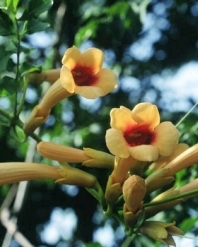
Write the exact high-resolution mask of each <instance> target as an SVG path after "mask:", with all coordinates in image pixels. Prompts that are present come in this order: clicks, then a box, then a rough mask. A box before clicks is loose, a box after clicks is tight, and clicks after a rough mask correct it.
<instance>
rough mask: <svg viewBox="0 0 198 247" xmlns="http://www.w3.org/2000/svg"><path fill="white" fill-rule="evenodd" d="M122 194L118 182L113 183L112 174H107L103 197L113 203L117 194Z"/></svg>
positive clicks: (117, 196)
mask: <svg viewBox="0 0 198 247" xmlns="http://www.w3.org/2000/svg"><path fill="white" fill-rule="evenodd" d="M121 194H122V187H121V184H120V183H113V180H112V176H111V175H110V176H109V179H108V182H107V186H106V191H105V199H106V201H107V202H108V203H110V204H113V203H115V202H116V201H117V199H118V198H119V196H120V195H121Z"/></svg>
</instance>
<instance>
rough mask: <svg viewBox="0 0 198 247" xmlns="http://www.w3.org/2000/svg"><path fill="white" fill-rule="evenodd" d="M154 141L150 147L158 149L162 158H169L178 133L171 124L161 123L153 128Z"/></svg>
mask: <svg viewBox="0 0 198 247" xmlns="http://www.w3.org/2000/svg"><path fill="white" fill-rule="evenodd" d="M155 133H156V140H155V142H154V143H152V145H154V146H156V147H157V148H158V149H159V153H160V154H161V155H163V156H169V155H171V153H172V152H173V150H174V148H175V146H176V144H177V142H178V139H179V131H178V130H177V128H176V127H175V125H173V124H172V123H171V122H168V121H166V122H162V123H161V124H159V125H158V126H157V127H156V128H155Z"/></svg>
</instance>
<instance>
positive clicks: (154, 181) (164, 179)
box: [145, 168, 174, 194]
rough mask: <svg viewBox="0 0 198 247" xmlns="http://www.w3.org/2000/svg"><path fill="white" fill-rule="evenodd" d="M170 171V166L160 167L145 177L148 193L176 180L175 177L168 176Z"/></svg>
mask: <svg viewBox="0 0 198 247" xmlns="http://www.w3.org/2000/svg"><path fill="white" fill-rule="evenodd" d="M168 171H169V169H168V168H160V169H158V170H155V171H154V172H153V173H151V174H150V175H149V176H148V177H147V178H146V179H145V183H146V191H147V194H150V193H151V192H152V191H154V190H156V189H159V188H161V187H163V186H164V185H167V184H169V183H171V182H172V181H174V177H172V176H167V173H168Z"/></svg>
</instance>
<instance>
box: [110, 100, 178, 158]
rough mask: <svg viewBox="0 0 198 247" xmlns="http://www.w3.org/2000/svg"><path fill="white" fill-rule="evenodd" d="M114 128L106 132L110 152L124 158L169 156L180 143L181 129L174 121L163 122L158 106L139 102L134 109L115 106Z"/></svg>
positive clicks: (112, 123) (112, 116) (112, 121)
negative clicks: (177, 127)
mask: <svg viewBox="0 0 198 247" xmlns="http://www.w3.org/2000/svg"><path fill="white" fill-rule="evenodd" d="M110 116H111V122H110V124H111V127H112V128H111V129H108V130H107V132H106V144H107V147H108V149H109V150H110V152H111V153H112V154H114V155H116V156H119V157H121V158H127V157H128V156H129V155H131V156H132V157H133V158H134V159H136V160H139V161H155V160H157V158H158V156H159V155H162V156H168V155H170V154H171V153H172V152H173V150H174V148H175V145H176V144H177V142H178V138H179V132H178V130H177V129H176V127H175V126H174V125H173V124H172V123H171V122H168V121H167V122H162V123H160V116H159V112H158V109H157V106H155V105H153V104H151V103H140V104H138V105H136V106H135V107H134V108H133V110H132V111H131V110H129V109H127V108H126V107H123V106H121V107H120V108H114V109H112V110H111V112H110Z"/></svg>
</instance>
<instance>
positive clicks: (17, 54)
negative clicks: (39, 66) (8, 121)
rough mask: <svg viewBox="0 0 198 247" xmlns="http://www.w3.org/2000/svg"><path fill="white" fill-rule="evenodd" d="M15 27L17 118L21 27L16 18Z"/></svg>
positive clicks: (15, 113)
mask: <svg viewBox="0 0 198 247" xmlns="http://www.w3.org/2000/svg"><path fill="white" fill-rule="evenodd" d="M15 25H16V31H17V34H16V38H17V42H16V47H17V50H16V56H17V61H16V76H15V102H14V116H15V117H16V116H17V105H18V87H19V65H20V51H21V49H20V42H21V39H20V33H19V25H18V21H17V19H16V18H15Z"/></svg>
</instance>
